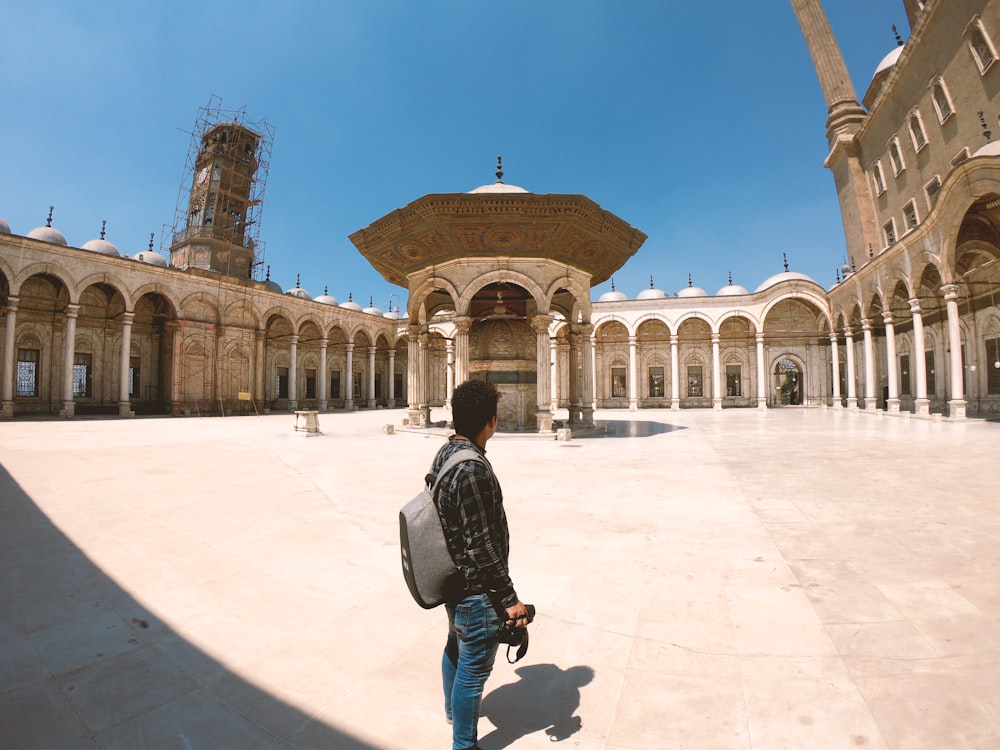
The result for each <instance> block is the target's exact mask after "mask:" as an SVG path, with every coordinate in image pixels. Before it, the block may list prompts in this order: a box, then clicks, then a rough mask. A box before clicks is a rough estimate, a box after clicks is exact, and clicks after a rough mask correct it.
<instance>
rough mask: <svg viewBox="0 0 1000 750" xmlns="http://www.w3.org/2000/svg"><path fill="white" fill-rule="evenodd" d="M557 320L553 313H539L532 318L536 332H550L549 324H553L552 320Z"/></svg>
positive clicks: (532, 325) (532, 324)
mask: <svg viewBox="0 0 1000 750" xmlns="http://www.w3.org/2000/svg"><path fill="white" fill-rule="evenodd" d="M553 320H555V318H554V317H552V316H551V315H543V314H541V313H539V314H538V315H535V316H534V317H533V318H532V319H531V327H532V328H533V329H534V331H535V333H548V330H549V326H550V325H552V321H553Z"/></svg>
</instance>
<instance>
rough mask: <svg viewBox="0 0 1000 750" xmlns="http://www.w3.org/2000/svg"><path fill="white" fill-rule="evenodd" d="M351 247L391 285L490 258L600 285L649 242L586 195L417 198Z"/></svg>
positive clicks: (359, 235)
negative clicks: (548, 266)
mask: <svg viewBox="0 0 1000 750" xmlns="http://www.w3.org/2000/svg"><path fill="white" fill-rule="evenodd" d="M350 240H351V242H353V243H354V245H355V247H357V248H358V250H360V251H361V254H362V255H364V256H365V258H367V259H368V262H369V263H371V264H372V265H373V266H374V267H375V268H376V269H377V270H378V272H379V273H381V274H382V276H383V277H384V278H385V279H386V281H389V282H391V283H393V284H399V285H400V286H404V287H405V286H407V285H408V284H407V279H408V277H409V276H410V275H411V274H413V273H415V272H417V271H420V270H422V269H424V268H427V267H429V266H435V265H441V264H444V263H448V262H451V261H456V260H461V259H463V258H484V257H492V256H503V257H517V258H547V259H550V260H553V261H556V262H559V263H565V264H567V265H569V266H573V267H574V268H577V269H579V270H581V271H583V272H584V273H587V274H589V275H590V277H591V286H593V285H596V284H600V283H602V282H604V281H606V280H607V279H609V278H611V275H612V274H613V273H614V272H615V271H617V270H618V269H619V268H621V267H622V266H623V265H624V264H625V262H626V261H627V260H628V259H629V258H630V257H632V255H634V254H635V252H636V251H637V250H638V249H639V247H641V245H642V243H643V242H645V240H646V235H645V234H643V233H642V232H640V231H639V230H638V229H635V228H633V227H631V226H629V225H628V224H627V223H626V222H625V221H623V220H622V219H619V218H618V217H617V216H615V215H614V214H612V213H610V212H608V211H605V210H604V209H603V208H601V207H600V206H599V205H597V204H596V203H594V202H593V201H592V200H590V199H589V198H587V197H586V196H583V195H559V194H536V193H480V194H476V193H446V194H431V195H425V196H424V197H422V198H418V199H417V200H415V201H413V202H412V203H410V204H408V205H406V206H404V207H403V208H400V209H397V210H395V211H393V212H392V213H390V214H387V215H386V216H383V217H382V218H381V219H378V220H376V221H374V222H372V223H371V224H370V225H369V226H367V227H365V228H364V229H359V230H358V231H357V232H354V233H353V234H351V235H350Z"/></svg>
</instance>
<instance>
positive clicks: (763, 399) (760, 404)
mask: <svg viewBox="0 0 1000 750" xmlns="http://www.w3.org/2000/svg"><path fill="white" fill-rule="evenodd" d="M754 340H755V341H756V342H757V408H758V409H767V363H766V362H765V361H764V334H763V333H758V334H757V335H756V336H755V337H754Z"/></svg>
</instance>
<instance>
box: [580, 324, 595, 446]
mask: <svg viewBox="0 0 1000 750" xmlns="http://www.w3.org/2000/svg"><path fill="white" fill-rule="evenodd" d="M580 334H581V336H582V337H583V388H582V389H581V390H582V391H583V393H581V394H580V401H581V402H582V405H581V407H580V419H581V421H582V422H583V426H584V427H593V426H594V382H595V381H596V380H597V376H596V372H595V369H594V368H595V366H596V365H595V362H594V336H593V334H594V326H593V325H591V324H590V323H584V324H581V326H580Z"/></svg>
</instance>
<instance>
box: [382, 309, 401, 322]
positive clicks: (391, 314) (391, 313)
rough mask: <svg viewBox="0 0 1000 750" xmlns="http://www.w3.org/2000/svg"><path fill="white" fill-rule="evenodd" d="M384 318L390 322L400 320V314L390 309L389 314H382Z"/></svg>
mask: <svg viewBox="0 0 1000 750" xmlns="http://www.w3.org/2000/svg"><path fill="white" fill-rule="evenodd" d="M382 317H383V318H388V319H389V320H399V313H398V312H397V311H396V310H393V309H392V308H391V307H390V308H389V311H388V312H385V313H383V314H382Z"/></svg>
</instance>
